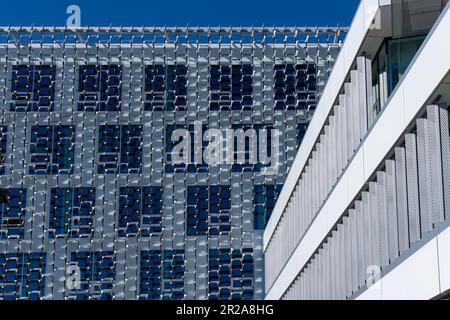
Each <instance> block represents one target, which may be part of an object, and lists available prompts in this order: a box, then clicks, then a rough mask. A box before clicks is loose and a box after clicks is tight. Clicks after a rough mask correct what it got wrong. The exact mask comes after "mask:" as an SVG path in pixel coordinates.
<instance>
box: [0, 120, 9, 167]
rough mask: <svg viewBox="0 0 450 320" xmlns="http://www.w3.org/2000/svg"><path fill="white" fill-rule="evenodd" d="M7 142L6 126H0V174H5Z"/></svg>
mask: <svg viewBox="0 0 450 320" xmlns="http://www.w3.org/2000/svg"><path fill="white" fill-rule="evenodd" d="M7 143H8V127H7V126H0V175H2V174H5V161H6V145H7Z"/></svg>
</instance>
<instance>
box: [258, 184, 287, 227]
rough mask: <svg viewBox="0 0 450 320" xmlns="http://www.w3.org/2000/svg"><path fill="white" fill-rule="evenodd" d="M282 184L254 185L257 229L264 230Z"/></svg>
mask: <svg viewBox="0 0 450 320" xmlns="http://www.w3.org/2000/svg"><path fill="white" fill-rule="evenodd" d="M282 187H283V185H282V184H277V185H273V184H266V185H255V186H254V187H253V217H254V226H255V230H264V228H265V227H266V224H267V222H268V221H269V219H270V216H271V215H272V211H273V208H274V207H275V203H276V201H277V198H278V195H279V194H280V192H281V189H282Z"/></svg>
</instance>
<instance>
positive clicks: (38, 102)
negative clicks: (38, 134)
mask: <svg viewBox="0 0 450 320" xmlns="http://www.w3.org/2000/svg"><path fill="white" fill-rule="evenodd" d="M55 74H56V66H51V65H31V66H29V65H22V64H21V65H13V66H12V77H11V100H12V103H11V104H10V110H11V111H19V112H20V111H21V112H23V111H53V110H54V108H55V105H54V101H55Z"/></svg>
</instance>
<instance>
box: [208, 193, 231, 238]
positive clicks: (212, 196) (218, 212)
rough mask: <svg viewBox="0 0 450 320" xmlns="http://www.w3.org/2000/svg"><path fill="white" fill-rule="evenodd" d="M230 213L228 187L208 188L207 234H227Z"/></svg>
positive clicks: (229, 228) (228, 231) (229, 229)
mask: <svg viewBox="0 0 450 320" xmlns="http://www.w3.org/2000/svg"><path fill="white" fill-rule="evenodd" d="M230 211H231V190H230V186H210V189H209V219H210V220H209V234H210V235H212V236H216V235H219V234H229V233H230V231H231V224H230Z"/></svg>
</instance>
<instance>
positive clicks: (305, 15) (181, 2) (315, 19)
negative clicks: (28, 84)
mask: <svg viewBox="0 0 450 320" xmlns="http://www.w3.org/2000/svg"><path fill="white" fill-rule="evenodd" d="M358 3H359V0H341V1H338V0H271V1H269V0H225V1H215V0H172V1H167V0H158V1H155V0H147V1H137V0H126V1H114V0H110V1H105V0H101V1H97V0H96V1H94V0H71V1H66V0H58V1H55V0H52V1H49V0H47V1H44V0H40V1H36V0H21V1H14V0H13V1H11V0H10V1H8V2H7V4H6V3H5V4H4V6H3V8H4V9H6V10H2V15H1V18H0V25H3V26H6V25H33V24H34V25H58V26H62V25H64V24H65V22H66V18H67V15H66V8H67V6H68V5H71V4H76V5H78V6H80V8H81V25H82V26H83V25H85V26H86V25H95V26H97V25H102V26H105V25H106V26H108V25H115V26H119V25H122V26H130V25H134V26H141V25H146V26H153V25H169V26H174V25H178V26H186V24H189V25H191V26H196V25H211V26H219V25H222V26H230V25H233V26H240V25H244V26H250V25H255V26H261V25H263V24H264V25H266V26H273V25H275V26H284V25H289V26H294V25H297V26H303V25H314V26H315V25H321V26H327V25H328V26H336V25H338V24H339V25H340V26H346V25H349V24H350V22H351V19H352V17H353V14H354V13H355V10H356V7H357V6H358ZM5 7H6V8H5Z"/></svg>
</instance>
